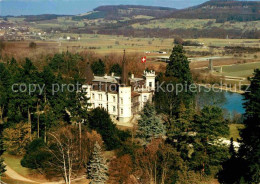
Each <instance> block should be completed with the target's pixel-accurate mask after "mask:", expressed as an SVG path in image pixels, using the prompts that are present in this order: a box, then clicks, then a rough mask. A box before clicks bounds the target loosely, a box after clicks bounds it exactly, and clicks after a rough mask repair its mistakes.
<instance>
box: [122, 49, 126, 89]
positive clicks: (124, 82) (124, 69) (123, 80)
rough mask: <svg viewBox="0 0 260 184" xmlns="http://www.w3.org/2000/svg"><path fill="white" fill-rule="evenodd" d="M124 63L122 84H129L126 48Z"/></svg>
mask: <svg viewBox="0 0 260 184" xmlns="http://www.w3.org/2000/svg"><path fill="white" fill-rule="evenodd" d="M122 65H123V66H122V76H121V84H122V85H125V86H128V72H127V66H126V58H125V50H124V57H123V63H122Z"/></svg>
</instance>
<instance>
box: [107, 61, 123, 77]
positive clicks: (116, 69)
mask: <svg viewBox="0 0 260 184" xmlns="http://www.w3.org/2000/svg"><path fill="white" fill-rule="evenodd" d="M109 73H110V74H111V73H114V74H115V75H116V76H121V74H122V68H121V66H120V65H119V64H118V63H116V64H114V65H112V67H111V69H110V72H109Z"/></svg>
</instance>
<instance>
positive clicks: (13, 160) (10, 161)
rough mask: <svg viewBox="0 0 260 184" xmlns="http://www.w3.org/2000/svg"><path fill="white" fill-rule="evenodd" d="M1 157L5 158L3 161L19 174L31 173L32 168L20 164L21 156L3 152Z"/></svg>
mask: <svg viewBox="0 0 260 184" xmlns="http://www.w3.org/2000/svg"><path fill="white" fill-rule="evenodd" d="M3 158H4V160H5V163H6V164H7V165H8V166H9V167H10V168H12V169H13V170H14V171H16V172H17V173H18V174H20V175H22V176H24V177H28V176H29V175H31V174H32V173H33V170H31V169H28V168H25V167H22V166H21V160H22V157H21V156H13V155H9V154H7V153H4V155H3Z"/></svg>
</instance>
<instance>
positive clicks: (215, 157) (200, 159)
mask: <svg viewBox="0 0 260 184" xmlns="http://www.w3.org/2000/svg"><path fill="white" fill-rule="evenodd" d="M193 126H194V128H193V130H194V131H195V132H196V135H195V137H194V138H195V143H194V144H193V146H194V153H193V156H192V164H191V165H192V167H193V169H195V170H198V171H200V172H201V174H206V175H210V174H216V173H212V172H213V171H215V172H218V170H219V169H220V168H221V166H220V165H221V163H222V162H223V161H225V160H227V159H228V156H229V154H228V148H227V147H226V146H225V145H223V144H221V143H220V141H219V139H220V138H222V137H225V136H227V135H228V134H229V127H228V123H227V121H225V120H224V118H223V113H222V109H221V108H219V107H215V106H205V107H204V108H203V109H202V110H201V112H200V114H199V115H196V116H195V118H194V124H193Z"/></svg>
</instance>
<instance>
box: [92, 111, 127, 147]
mask: <svg viewBox="0 0 260 184" xmlns="http://www.w3.org/2000/svg"><path fill="white" fill-rule="evenodd" d="M89 128H91V129H93V130H96V131H97V132H98V133H99V134H101V136H102V138H103V140H104V143H105V146H106V148H107V149H108V150H113V149H117V148H119V147H121V145H122V144H123V142H124V141H125V140H126V139H127V138H128V137H130V133H129V132H126V131H122V130H119V129H118V128H117V127H116V125H115V124H114V123H113V121H112V120H111V118H110V115H109V114H108V113H107V111H106V110H105V109H101V108H96V109H93V110H92V111H91V114H90V116H89Z"/></svg>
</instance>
